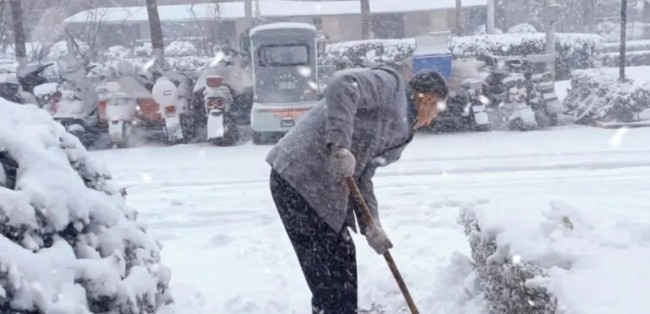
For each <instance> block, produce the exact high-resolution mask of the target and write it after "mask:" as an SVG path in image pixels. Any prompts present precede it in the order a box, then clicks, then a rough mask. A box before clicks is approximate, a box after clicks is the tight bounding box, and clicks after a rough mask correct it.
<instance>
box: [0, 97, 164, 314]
mask: <svg viewBox="0 0 650 314" xmlns="http://www.w3.org/2000/svg"><path fill="white" fill-rule="evenodd" d="M0 152H2V154H3V156H4V158H3V159H2V160H0V161H1V162H2V165H0V179H4V180H0V183H4V184H1V185H0V310H1V311H2V313H8V312H12V313H13V312H14V311H20V312H21V313H22V311H25V312H29V313H56V314H59V313H61V314H62V313H90V312H93V313H96V312H110V313H129V314H135V313H141V314H144V313H162V311H163V309H164V308H166V307H167V305H168V304H170V303H171V301H172V300H171V296H170V294H169V291H168V283H169V279H170V271H169V269H167V268H166V267H164V266H163V265H162V264H161V263H160V252H159V250H160V247H159V244H157V243H156V242H154V241H153V240H152V239H151V238H149V236H148V235H147V234H146V231H145V229H144V227H143V226H141V225H139V224H138V222H137V220H136V217H137V213H136V212H135V211H134V210H133V209H131V208H129V207H127V205H126V203H125V200H124V198H123V196H122V191H120V190H119V189H117V188H116V187H115V186H114V185H113V183H112V182H111V177H110V175H109V174H108V172H107V171H106V169H104V168H103V167H102V166H100V165H98V164H96V163H95V162H93V160H92V159H91V158H90V156H89V154H88V152H86V150H85V149H84V148H83V146H82V145H81V143H80V142H79V140H78V139H77V138H76V137H74V136H72V135H71V134H69V133H66V132H65V129H64V128H63V127H62V126H61V125H59V124H57V123H56V122H55V121H54V120H52V118H51V117H50V116H49V115H48V114H47V113H46V112H45V111H43V110H41V109H39V108H37V107H35V106H32V105H17V104H14V103H10V102H7V101H5V100H4V99H0ZM12 164H13V166H14V167H11V165H12ZM16 164H17V165H18V169H17V171H15V170H16V169H12V168H15V165H16Z"/></svg>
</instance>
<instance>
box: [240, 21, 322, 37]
mask: <svg viewBox="0 0 650 314" xmlns="http://www.w3.org/2000/svg"><path fill="white" fill-rule="evenodd" d="M296 28H298V29H304V30H309V31H313V32H314V33H315V32H317V31H318V30H317V29H316V27H315V26H314V25H311V24H307V23H271V24H265V25H260V26H256V27H254V28H252V29H251V32H250V34H251V36H253V35H255V34H256V33H258V32H262V31H268V30H277V29H296Z"/></svg>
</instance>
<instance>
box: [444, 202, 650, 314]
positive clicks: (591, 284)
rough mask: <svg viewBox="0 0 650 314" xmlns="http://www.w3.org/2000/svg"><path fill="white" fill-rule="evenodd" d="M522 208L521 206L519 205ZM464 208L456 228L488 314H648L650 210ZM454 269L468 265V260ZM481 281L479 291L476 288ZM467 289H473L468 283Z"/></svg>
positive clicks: (531, 205) (528, 205) (556, 205)
mask: <svg viewBox="0 0 650 314" xmlns="http://www.w3.org/2000/svg"><path fill="white" fill-rule="evenodd" d="M522 205H523V206H525V207H524V208H522V207H521V206H522ZM539 205H540V204H536V203H535V202H530V200H524V201H517V200H513V201H512V205H511V206H508V205H505V206H504V205H503V204H500V207H498V208H497V207H495V206H491V205H490V204H489V203H483V204H480V205H476V204H471V205H467V206H465V208H464V210H463V211H462V212H461V215H460V219H459V223H461V224H462V225H463V226H464V227H465V231H466V234H467V235H468V239H469V242H470V248H471V264H472V267H473V274H470V275H467V273H466V272H465V271H461V272H459V275H460V276H457V280H463V281H465V282H466V283H469V284H470V285H469V287H468V289H469V291H468V294H469V297H471V298H475V299H484V300H486V301H487V303H488V306H487V307H488V309H487V311H486V312H488V313H504V314H519V313H527V314H528V313H543V314H560V313H643V312H644V310H645V309H647V308H649V307H650V300H648V299H647V298H643V297H640V295H639V294H637V293H630V291H645V290H644V289H647V287H648V282H650V272H648V271H645V268H644V267H643V265H646V264H647V263H648V262H650V250H648V246H647V244H648V232H647V230H648V227H649V226H648V221H650V220H648V211H647V210H645V208H643V206H641V207H639V208H620V210H619V209H608V210H606V211H602V209H603V208H599V207H598V206H593V207H589V209H588V210H579V209H577V208H574V207H572V206H570V205H568V204H566V203H563V202H560V201H556V200H553V201H550V203H549V204H548V205H549V206H547V207H546V206H542V207H539ZM451 262H452V263H460V264H461V265H464V264H465V262H464V261H463V258H461V257H460V256H459V257H456V258H455V260H453V261H451ZM476 281H478V285H479V288H478V290H480V291H482V293H480V294H479V293H477V292H476V291H474V290H475V289H474V288H472V286H474V284H475V283H476ZM464 286H468V285H467V284H465V285H464Z"/></svg>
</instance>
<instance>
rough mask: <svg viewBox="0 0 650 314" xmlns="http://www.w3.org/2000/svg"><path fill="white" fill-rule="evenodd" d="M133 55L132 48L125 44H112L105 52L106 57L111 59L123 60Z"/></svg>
mask: <svg viewBox="0 0 650 314" xmlns="http://www.w3.org/2000/svg"><path fill="white" fill-rule="evenodd" d="M130 56H131V50H129V48H126V47H124V46H119V45H118V46H112V47H109V48H108V49H107V50H106V52H105V53H104V57H105V58H107V59H110V60H121V59H126V58H129V57H130Z"/></svg>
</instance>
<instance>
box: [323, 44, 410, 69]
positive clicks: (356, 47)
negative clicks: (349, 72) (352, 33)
mask: <svg viewBox="0 0 650 314" xmlns="http://www.w3.org/2000/svg"><path fill="white" fill-rule="evenodd" d="M414 51H415V39H413V38H410V39H392V40H360V41H349V42H341V43H335V44H330V45H327V48H326V53H325V56H324V58H323V59H322V60H321V61H322V62H323V63H326V64H337V65H338V66H339V67H340V68H348V67H372V66H376V65H378V64H381V63H391V62H393V63H394V62H400V61H403V60H405V59H407V58H410V57H411V56H412V55H413V52H414Z"/></svg>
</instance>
